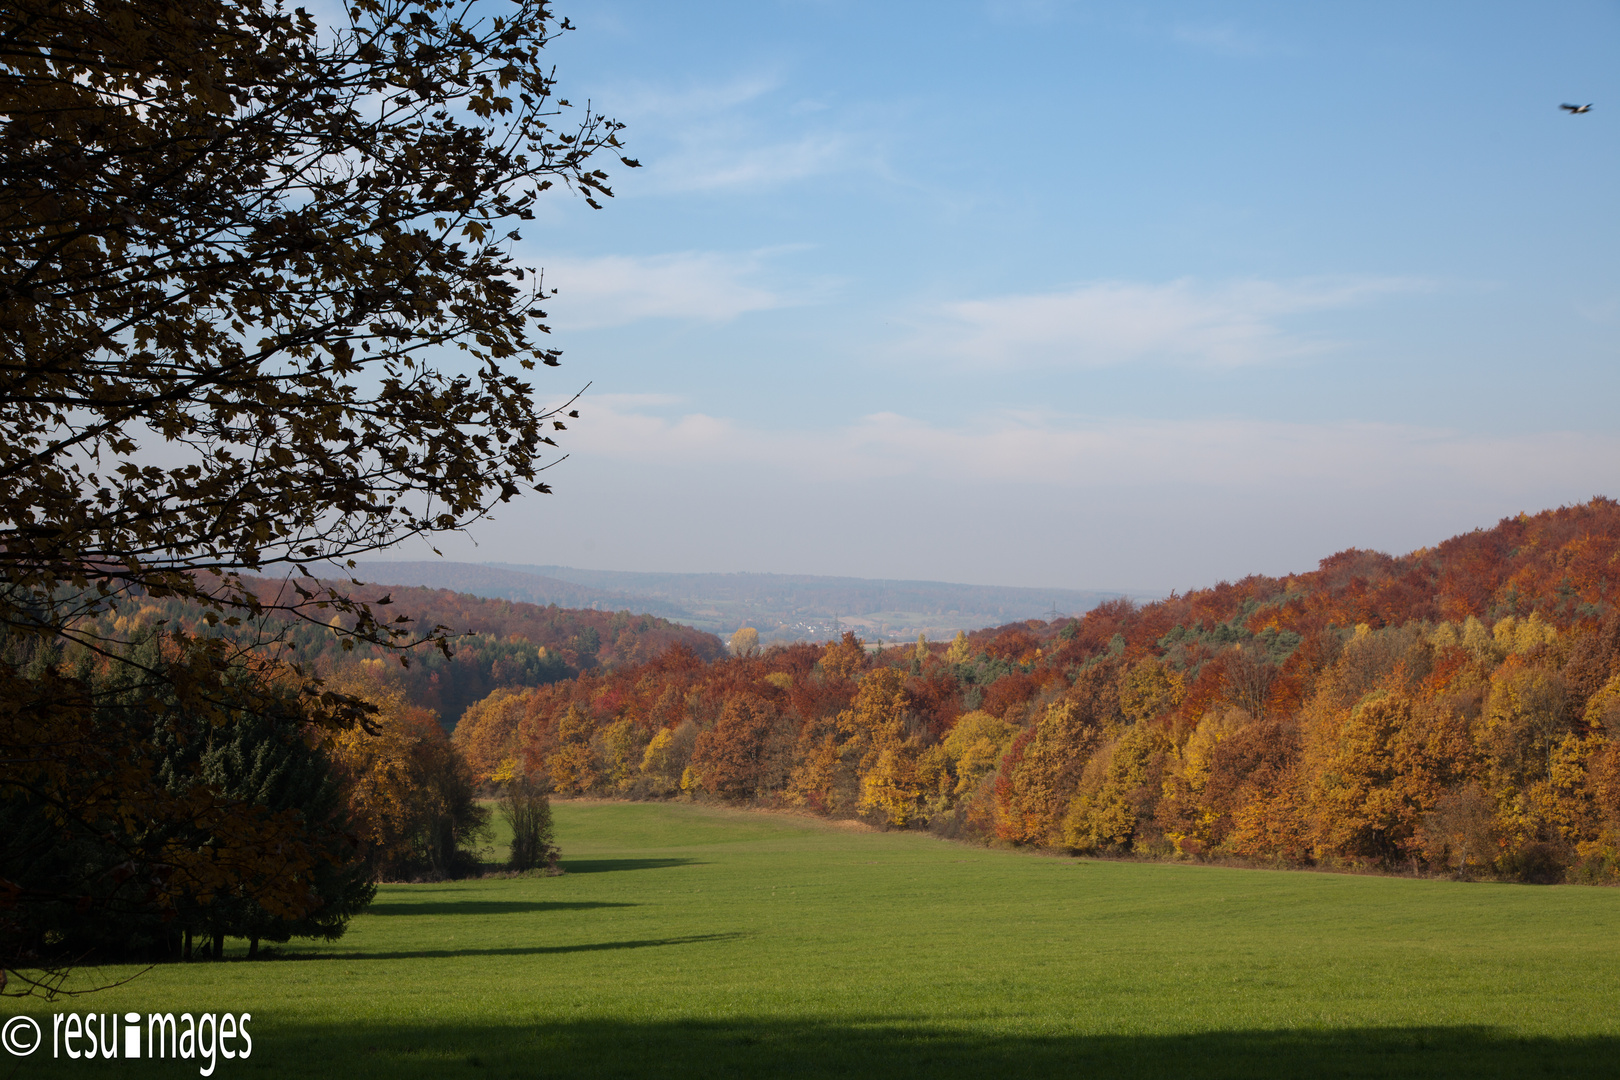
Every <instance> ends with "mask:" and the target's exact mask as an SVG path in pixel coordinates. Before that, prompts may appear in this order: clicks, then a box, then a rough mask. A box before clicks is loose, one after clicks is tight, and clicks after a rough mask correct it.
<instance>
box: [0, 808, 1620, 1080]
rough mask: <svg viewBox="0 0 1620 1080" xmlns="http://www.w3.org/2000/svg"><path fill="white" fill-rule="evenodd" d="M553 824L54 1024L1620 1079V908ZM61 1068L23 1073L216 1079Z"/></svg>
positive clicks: (772, 1055) (394, 1059) (936, 847)
mask: <svg viewBox="0 0 1620 1080" xmlns="http://www.w3.org/2000/svg"><path fill="white" fill-rule="evenodd" d="M555 809H556V820H557V826H558V828H557V833H558V840H559V843H560V844H561V846H562V849H563V851H564V863H563V865H564V867H565V868H566V870H567V871H568V872H567V874H566V875H564V876H561V877H554V878H544V877H530V878H514V879H484V880H478V881H467V882H453V883H445V884H432V885H388V886H384V887H382V889H381V890H380V891H379V893H378V897H377V902H376V904H375V905H374V906H373V907H372V909H371V910H370V912H368V913H367V914H365V915H363V916H361V917H359V918H357V919H355V921H354V922H353V923H352V925H351V927H350V930H349V933H348V934H347V936H345V937H344V938H343V939H342V940H341V941H339V942H337V943H335V944H332V945H309V944H299V943H294V944H292V945H290V946H283V947H280V948H279V949H278V950H277V952H276V954H275V956H274V957H273V958H271V959H268V960H263V961H260V962H254V963H248V962H246V961H245V960H243V959H242V958H241V957H242V951H241V948H240V943H233V944H236V945H237V946H238V947H237V948H236V949H235V950H234V952H233V953H232V954H231V955H230V957H229V959H228V961H227V962H225V963H219V964H211V963H197V964H191V965H167V966H162V967H157V968H154V969H152V970H151V971H148V972H147V973H145V974H144V975H142V976H141V977H140V978H138V979H137V980H135V981H134V982H133V983H131V984H130V985H128V986H125V987H122V988H119V989H115V990H111V991H107V992H105V993H102V994H97V995H94V996H92V997H90V998H82V999H78V1000H77V1001H74V1002H71V1003H65V1004H56V1005H51V1006H40V1005H39V1004H37V1003H33V1004H28V1005H26V1006H25V1007H26V1008H27V1009H28V1010H29V1011H32V1012H34V1013H36V1015H40V1014H48V1013H50V1012H52V1011H66V1010H68V1009H74V1008H77V1009H78V1010H80V1011H83V1010H86V1009H93V1010H95V1011H96V1012H113V1011H124V1010H138V1011H141V1012H147V1011H171V1010H172V1011H174V1012H176V1013H178V1012H181V1011H190V1012H194V1013H195V1012H202V1011H216V1012H223V1011H232V1012H241V1011H247V1012H251V1013H252V1014H253V1018H254V1019H253V1022H252V1026H251V1029H250V1030H251V1032H252V1036H253V1053H252V1057H251V1058H250V1059H249V1060H248V1061H245V1062H243V1061H220V1062H219V1066H218V1069H217V1070H216V1071H215V1072H214V1076H217V1077H227V1078H228V1077H231V1076H296V1077H357V1076H384V1077H389V1078H394V1080H410V1078H416V1077H423V1078H427V1077H434V1078H442V1077H458V1076H466V1077H507V1076H513V1077H517V1076H522V1077H538V1076H561V1077H596V1076H615V1077H618V1076H623V1077H753V1076H765V1075H771V1076H789V1077H799V1076H803V1077H821V1076H881V1077H896V1076H898V1077H907V1076H916V1077H984V1076H993V1077H1008V1076H1030V1077H1050V1076H1054V1075H1073V1076H1082V1075H1088V1076H1186V1077H1234V1078H1236V1077H1252V1076H1271V1075H1276V1076H1302V1075H1309V1076H1312V1077H1362V1076H1369V1077H1370V1076H1390V1077H1413V1076H1416V1077H1427V1076H1468V1077H1479V1076H1502V1077H1508V1076H1513V1077H1524V1076H1596V1075H1617V1074H1620V949H1617V946H1620V891H1617V890H1613V889H1600V888H1581V887H1571V886H1557V887H1534V886H1512V885H1484V884H1457V883H1449V882H1439V881H1415V880H1405V879H1393V878H1377V877H1356V876H1348V875H1332V874H1314V873H1301V872H1270V871H1256V870H1236V869H1224V868H1215V867H1203V866H1173V865H1155V864H1131V863H1111V862H1097V861H1081V860H1072V859H1063V858H1047V857H1039V856H1033V855H1029V854H1024V853H1018V852H1008V851H999V850H988V849H984V848H975V847H968V846H963V845H958V844H953V843H946V842H942V841H939V840H935V839H932V838H930V837H926V836H919V835H911V834H905V833H875V832H863V831H851V830H848V829H842V828H839V827H836V826H834V825H830V824H828V823H825V822H819V821H814V820H808V819H798V818H793V817H786V816H780V815H766V814H751V813H746V812H740V811H729V810H721V809H712V808H706V807H699V806H692V805H684V804H618V803H559V804H557V805H556V808H555ZM120 973H121V972H120V971H119V970H118V969H103V970H102V971H101V972H100V974H101V975H102V976H103V977H107V976H116V975H118V974H120ZM0 1008H4V1009H5V1010H7V1011H8V1012H9V1011H15V1010H16V1009H17V1008H18V1006H17V1004H16V1003H15V1002H13V1001H10V1000H8V1001H7V1002H6V1003H5V1004H4V1005H3V1006H0ZM46 1030H47V1038H48V1037H49V1021H48V1018H47V1020H46ZM48 1053H49V1046H48V1045H47V1047H46V1049H45V1050H44V1051H42V1052H41V1053H39V1054H36V1055H34V1056H33V1057H31V1058H27V1059H21V1060H19V1061H17V1062H15V1063H14V1064H13V1063H12V1062H11V1061H10V1059H7V1058H4V1057H0V1080H5V1078H8V1077H11V1076H15V1077H19V1078H21V1077H30V1076H48V1075H62V1076H69V1075H72V1076H83V1075H89V1074H101V1075H119V1076H176V1075H192V1073H191V1072H190V1069H191V1068H195V1067H196V1065H195V1064H187V1063H177V1062H158V1063H146V1062H141V1063H136V1062H123V1061H120V1062H116V1063H113V1062H103V1061H96V1062H85V1061H77V1062H72V1061H66V1060H60V1061H56V1062H54V1063H53V1062H51V1061H50V1060H48V1059H47V1058H46V1055H47V1054H48Z"/></svg>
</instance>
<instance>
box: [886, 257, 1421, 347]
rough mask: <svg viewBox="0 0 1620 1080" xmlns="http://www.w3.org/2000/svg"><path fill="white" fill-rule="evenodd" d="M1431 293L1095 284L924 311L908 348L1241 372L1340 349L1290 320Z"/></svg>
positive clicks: (1320, 285) (1251, 284) (1373, 286)
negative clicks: (1392, 297) (1248, 367)
mask: <svg viewBox="0 0 1620 1080" xmlns="http://www.w3.org/2000/svg"><path fill="white" fill-rule="evenodd" d="M1422 287H1424V286H1423V285H1422V283H1421V282H1415V281H1412V280H1410V279H1400V278H1367V279H1356V280H1350V281H1343V280H1341V281H1324V280H1316V281H1302V282H1273V281H1239V282H1232V283H1227V284H1221V285H1205V284H1201V283H1198V282H1195V281H1191V280H1182V281H1173V282H1170V283H1168V284H1162V285H1160V284H1142V283H1137V282H1118V281H1110V282H1096V283H1092V284H1087V285H1081V286H1079V287H1077V288H1074V289H1070V290H1068V291H1066V292H1052V293H1035V294H1025V295H1014V296H1001V297H995V298H992V299H988V300H965V301H959V302H956V303H950V304H944V305H940V306H938V307H935V308H933V309H932V310H929V311H927V312H924V313H923V314H922V316H921V317H920V318H919V319H918V320H917V329H916V330H915V332H914V333H913V334H912V335H911V336H910V338H909V339H908V340H906V341H905V342H904V343H903V346H902V348H903V349H904V351H906V352H909V353H915V354H922V355H926V356H929V357H930V358H936V359H937V358H946V359H956V360H959V361H963V362H970V363H975V364H995V365H1056V366H1065V367H1105V366H1110V365H1116V364H1127V363H1133V362H1138V361H1162V362H1171V363H1181V364H1194V365H1202V366H1210V367H1240V366H1245V365H1252V364H1263V363H1269V362H1274V361H1278V360H1286V359H1291V358H1294V357H1299V356H1306V355H1310V354H1312V353H1318V352H1321V351H1323V350H1324V349H1327V348H1331V347H1332V346H1333V344H1334V343H1333V342H1331V341H1326V340H1322V339H1319V338H1314V337H1312V336H1310V335H1308V334H1302V333H1298V332H1291V331H1289V330H1287V329H1286V328H1285V327H1284V325H1283V322H1284V320H1285V319H1286V318H1287V317H1288V316H1292V315H1298V314H1302V313H1305V312H1311V311H1323V310H1328V309H1332V308H1343V307H1349V306H1352V305H1355V304H1360V303H1364V302H1366V301H1368V300H1370V299H1373V298H1375V297H1378V296H1382V295H1388V294H1391V293H1398V292H1410V291H1413V290H1415V289H1419V288H1422Z"/></svg>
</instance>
